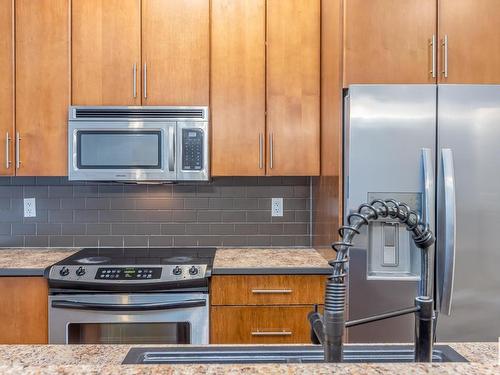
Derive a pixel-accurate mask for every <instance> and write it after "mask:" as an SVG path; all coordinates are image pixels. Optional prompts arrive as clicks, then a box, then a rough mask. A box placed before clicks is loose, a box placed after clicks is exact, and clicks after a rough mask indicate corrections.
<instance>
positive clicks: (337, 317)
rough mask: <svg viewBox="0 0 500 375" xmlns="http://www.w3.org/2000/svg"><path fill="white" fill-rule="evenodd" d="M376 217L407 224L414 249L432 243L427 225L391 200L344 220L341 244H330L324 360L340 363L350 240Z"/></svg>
mask: <svg viewBox="0 0 500 375" xmlns="http://www.w3.org/2000/svg"><path fill="white" fill-rule="evenodd" d="M379 218H392V219H397V220H399V222H401V223H402V224H405V225H406V229H407V230H408V231H410V232H412V238H413V241H414V242H415V244H416V246H417V247H418V248H421V249H427V248H428V247H430V246H431V245H432V244H434V241H435V239H434V235H433V234H432V232H431V231H430V229H429V226H428V225H426V224H424V223H423V222H422V221H421V219H420V215H419V214H418V213H416V212H415V211H413V210H412V209H411V208H410V206H408V205H407V204H406V203H401V202H398V201H396V200H394V199H388V200H381V199H376V200H374V201H372V202H371V203H370V204H366V203H365V204H362V205H361V206H359V208H358V211H357V212H355V213H352V214H350V215H349V216H348V217H347V224H348V225H345V226H342V227H340V229H339V235H340V237H341V238H342V240H341V241H339V242H335V243H333V244H332V248H333V249H334V250H335V251H336V252H337V255H336V258H335V259H333V260H331V261H330V262H329V263H330V265H331V266H332V267H333V272H332V275H331V276H330V277H329V278H328V281H327V284H326V290H325V312H324V317H323V323H324V342H323V346H324V348H325V361H326V362H342V345H343V342H342V336H343V332H344V324H345V318H344V311H345V301H346V284H345V277H346V270H345V265H346V263H347V261H348V256H347V251H348V249H349V248H350V247H351V246H352V239H353V237H354V236H355V235H356V234H359V233H360V228H361V227H362V226H363V225H368V224H369V222H370V221H373V220H377V219H379Z"/></svg>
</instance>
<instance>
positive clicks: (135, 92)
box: [132, 64, 137, 99]
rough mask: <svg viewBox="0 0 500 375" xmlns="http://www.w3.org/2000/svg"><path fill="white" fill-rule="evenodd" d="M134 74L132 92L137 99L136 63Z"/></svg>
mask: <svg viewBox="0 0 500 375" xmlns="http://www.w3.org/2000/svg"><path fill="white" fill-rule="evenodd" d="M132 76H133V78H132V79H133V83H132V85H133V89H132V90H133V92H132V94H133V95H134V99H135V98H137V64H134V70H133V74H132Z"/></svg>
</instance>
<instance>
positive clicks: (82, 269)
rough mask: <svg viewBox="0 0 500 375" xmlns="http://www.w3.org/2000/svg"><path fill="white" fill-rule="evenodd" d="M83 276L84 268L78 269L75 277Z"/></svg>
mask: <svg viewBox="0 0 500 375" xmlns="http://www.w3.org/2000/svg"><path fill="white" fill-rule="evenodd" d="M83 275H85V268H83V267H78V269H77V270H76V276H83Z"/></svg>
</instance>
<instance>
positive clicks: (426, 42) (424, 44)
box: [344, 0, 494, 87]
mask: <svg viewBox="0 0 500 375" xmlns="http://www.w3.org/2000/svg"><path fill="white" fill-rule="evenodd" d="M471 1H473V0H471ZM493 1H494V0H493ZM450 3H453V4H454V3H455V1H454V0H451V1H450ZM344 7H345V10H344V14H345V25H344V33H345V38H344V41H345V42H344V43H345V44H344V86H345V87H347V86H349V85H350V84H355V83H433V82H435V81H436V78H435V77H433V74H432V47H431V45H430V43H431V40H432V36H433V35H434V36H436V34H437V32H436V11H437V4H436V0H369V1H366V0H347V1H344ZM464 32H467V31H465V30H464ZM436 38H437V36H436ZM436 47H437V46H436ZM436 73H437V72H436ZM436 76H437V74H436Z"/></svg>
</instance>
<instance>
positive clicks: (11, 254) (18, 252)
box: [0, 247, 78, 276]
mask: <svg viewBox="0 0 500 375" xmlns="http://www.w3.org/2000/svg"><path fill="white" fill-rule="evenodd" d="M76 251H78V249H77V248H57V247H53V248H35V247H29V248H0V276H43V271H44V269H45V268H46V267H48V266H50V265H52V264H54V263H57V262H59V261H60V260H62V259H64V258H66V257H69V256H70V255H71V254H73V253H75V252H76Z"/></svg>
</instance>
